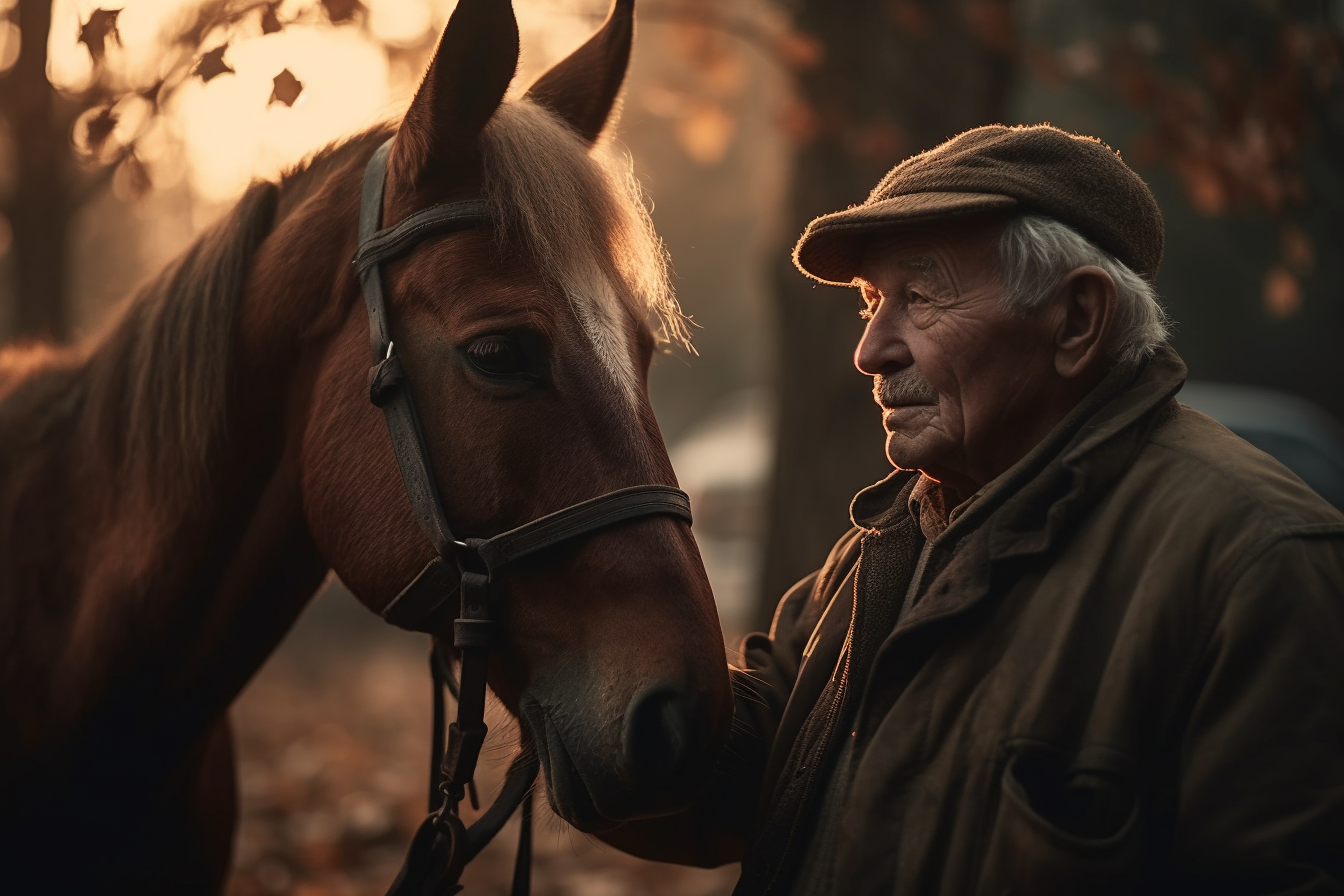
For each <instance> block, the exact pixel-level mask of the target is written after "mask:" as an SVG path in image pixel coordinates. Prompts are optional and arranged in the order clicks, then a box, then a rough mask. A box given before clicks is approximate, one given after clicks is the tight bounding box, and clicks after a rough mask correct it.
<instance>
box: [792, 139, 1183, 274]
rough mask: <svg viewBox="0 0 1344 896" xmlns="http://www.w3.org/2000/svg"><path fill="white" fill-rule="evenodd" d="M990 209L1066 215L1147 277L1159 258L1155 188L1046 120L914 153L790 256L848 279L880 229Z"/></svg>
mask: <svg viewBox="0 0 1344 896" xmlns="http://www.w3.org/2000/svg"><path fill="white" fill-rule="evenodd" d="M987 211H1007V212H1014V211H1022V212H1034V213H1038V214H1044V215H1047V216H1049V217H1051V218H1054V219H1055V220H1057V221H1061V222H1062V223H1064V224H1067V225H1069V226H1070V227H1072V228H1073V229H1075V230H1077V231H1078V232H1079V233H1081V234H1082V235H1083V236H1085V237H1087V238H1088V239H1090V240H1091V241H1092V242H1094V243H1096V244H1097V245H1098V246H1100V247H1101V248H1102V249H1105V250H1106V251H1107V252H1109V253H1110V254H1111V255H1114V256H1115V257H1116V258H1118V259H1119V260H1120V261H1122V262H1124V263H1125V265H1127V266H1128V267H1129V268H1130V269H1131V270H1133V271H1135V272H1136V273H1138V274H1140V275H1142V276H1143V277H1145V278H1146V279H1147V280H1148V281H1149V282H1150V283H1151V282H1152V281H1153V278H1154V277H1156V276H1157V269H1158V266H1159V265H1160V264H1161V262H1162V244H1163V230H1162V212H1161V211H1160V210H1159V209H1158V207H1157V200H1155V199H1154V198H1153V194H1152V191H1151V190H1149V189H1148V185H1147V184H1145V183H1144V182H1143V179H1142V178H1140V177H1139V176H1138V175H1137V174H1135V173H1134V172H1133V171H1132V170H1130V168H1129V166H1128V165H1126V164H1125V163H1124V162H1123V161H1121V160H1120V156H1119V154H1118V153H1116V152H1115V151H1114V150H1112V149H1111V148H1110V147H1108V146H1107V145H1106V144H1104V143H1102V142H1101V141H1100V140H1097V139H1095V138H1093V137H1080V136H1077V135H1074V134H1070V133H1067V132H1066V131H1061V130H1060V129H1058V128H1055V127H1052V126H1050V125H1048V124H1043V125H1032V126H1029V127H1027V126H1019V127H1005V126H1004V125H999V124H995V125H986V126H985V127H979V128H975V129H973V130H969V131H966V132H964V133H962V134H959V135H957V136H956V137H953V138H952V139H951V140H948V141H947V142H946V143H942V144H940V145H938V146H935V147H934V148H933V149H930V150H928V151H927V152H923V153H920V154H919V155H917V156H911V157H910V158H908V159H906V160H905V161H904V162H902V163H901V164H899V165H897V166H896V167H895V168H893V169H891V171H889V172H888V173H887V176H886V177H884V178H882V181H881V182H880V183H879V184H878V185H877V187H876V188H874V190H873V192H872V193H871V194H869V196H868V199H867V201H866V202H864V203H863V204H862V205H857V206H853V207H852V208H849V209H846V210H845V211H842V212H834V213H833V214H829V215H823V216H822V217H820V218H817V219H815V220H814V221H813V222H812V223H811V224H809V225H807V230H806V231H804V232H803V235H802V237H801V238H800V239H799V240H798V245H797V246H796V247H795V248H794V250H793V260H794V263H795V264H797V265H798V268H799V270H801V271H802V272H803V273H804V274H807V275H808V276H810V277H812V278H814V279H816V280H820V281H821V282H822V283H829V284H834V285H848V284H849V283H850V282H851V281H852V280H853V278H854V275H855V274H856V273H858V265H859V261H860V260H861V258H862V256H863V247H864V243H865V240H866V238H867V237H869V236H871V235H873V234H874V233H876V232H880V231H885V230H893V229H896V228H898V227H904V226H905V225H907V224H910V223H913V222H919V221H930V220H935V219H941V218H949V217H955V216H958V215H967V214H972V213H975V212H987Z"/></svg>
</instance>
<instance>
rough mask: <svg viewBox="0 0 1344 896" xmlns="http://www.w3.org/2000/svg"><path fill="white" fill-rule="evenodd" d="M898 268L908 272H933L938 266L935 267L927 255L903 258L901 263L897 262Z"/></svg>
mask: <svg viewBox="0 0 1344 896" xmlns="http://www.w3.org/2000/svg"><path fill="white" fill-rule="evenodd" d="M896 267H898V268H904V269H905V270H907V271H931V270H933V269H934V268H935V267H937V265H935V264H934V263H933V259H932V258H930V257H929V256H927V255H912V256H911V257H909V258H902V259H901V260H900V261H898V262H896Z"/></svg>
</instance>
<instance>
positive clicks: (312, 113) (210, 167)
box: [172, 26, 388, 201]
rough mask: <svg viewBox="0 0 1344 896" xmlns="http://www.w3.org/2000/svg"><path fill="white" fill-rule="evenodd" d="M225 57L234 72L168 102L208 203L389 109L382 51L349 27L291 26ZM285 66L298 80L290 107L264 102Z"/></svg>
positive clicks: (231, 50) (193, 174)
mask: <svg viewBox="0 0 1344 896" xmlns="http://www.w3.org/2000/svg"><path fill="white" fill-rule="evenodd" d="M224 59H225V61H226V62H227V63H228V64H229V65H230V66H231V67H232V68H233V69H234V70H235V73H234V74H230V75H221V76H219V77H217V78H214V79H213V80H211V81H210V82H209V83H208V84H205V83H201V82H200V81H199V80H196V81H193V82H192V83H190V84H187V85H185V86H184V87H183V88H182V90H181V91H180V92H179V93H178V95H177V96H176V97H175V99H174V103H173V113H172V114H173V120H174V123H175V124H176V126H177V127H178V129H179V133H180V134H181V136H182V139H183V142H184V143H185V144H186V152H187V159H188V171H189V177H190V178H191V184H192V187H193V188H194V189H195V191H196V192H197V193H198V194H199V195H200V196H202V197H203V198H205V199H207V200H216V201H218V200H224V199H228V198H230V197H232V196H235V195H237V194H238V193H239V192H241V191H242V189H243V188H244V187H245V186H247V182H248V181H249V180H250V179H251V178H252V177H253V176H262V177H269V176H274V175H275V174H276V173H277V172H279V171H280V170H282V169H284V168H286V167H288V166H290V165H293V164H294V163H295V162H297V161H299V160H300V159H301V158H303V157H304V156H305V155H307V154H309V153H311V152H312V151H314V150H316V149H319V148H321V147H322V146H324V145H326V144H327V143H329V142H331V141H332V140H334V139H336V138H338V137H340V136H342V135H344V134H349V133H353V132H354V131H356V130H358V129H359V128H361V127H364V126H366V125H369V124H372V123H373V122H374V121H376V120H377V119H378V118H379V117H380V116H381V115H382V114H383V113H384V112H385V111H386V107H387V100H388V96H387V61H386V57H385V56H384V55H383V52H382V50H381V49H380V48H379V47H378V46H377V45H376V44H374V43H373V42H372V41H370V40H368V39H367V38H365V37H363V36H361V35H360V34H358V33H357V32H355V31H354V30H353V29H332V28H316V27H304V26H290V27H288V28H286V29H285V30H284V31H282V32H279V33H278V34H271V35H267V36H265V37H258V38H254V39H252V40H244V41H239V42H238V43H236V44H233V45H231V46H230V47H229V51H228V52H227V53H226V54H225V56H224ZM285 69H288V70H289V71H291V72H293V73H294V75H295V77H297V78H298V79H299V81H300V82H302V84H303V91H302V93H300V94H299V97H298V99H297V100H296V101H295V103H294V105H293V106H292V107H290V106H286V105H284V104H283V103H280V102H275V103H271V102H269V101H270V98H271V94H272V91H273V90H274V89H275V87H274V83H273V79H274V78H275V76H276V75H277V74H279V73H280V72H281V71H283V70H285Z"/></svg>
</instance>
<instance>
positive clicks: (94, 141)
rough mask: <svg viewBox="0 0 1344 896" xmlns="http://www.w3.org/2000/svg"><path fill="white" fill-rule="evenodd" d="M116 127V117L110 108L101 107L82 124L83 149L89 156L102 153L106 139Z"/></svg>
mask: <svg viewBox="0 0 1344 896" xmlns="http://www.w3.org/2000/svg"><path fill="white" fill-rule="evenodd" d="M116 127H117V116H116V115H115V114H114V113H113V112H112V107H111V106H103V107H102V108H101V109H99V110H98V111H97V112H95V113H94V114H93V115H92V116H91V117H90V118H89V119H88V120H87V121H86V122H85V124H84V149H85V151H86V152H88V154H89V155H91V156H96V155H98V153H100V152H102V151H103V146H104V145H106V143H107V138H108V137H111V136H112V132H113V131H114V130H116Z"/></svg>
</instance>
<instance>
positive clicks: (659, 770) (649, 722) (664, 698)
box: [622, 685, 691, 783]
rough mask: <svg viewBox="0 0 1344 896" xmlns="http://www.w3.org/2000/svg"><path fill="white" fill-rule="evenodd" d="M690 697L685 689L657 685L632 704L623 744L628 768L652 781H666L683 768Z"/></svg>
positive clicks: (627, 715)
mask: <svg viewBox="0 0 1344 896" xmlns="http://www.w3.org/2000/svg"><path fill="white" fill-rule="evenodd" d="M690 716H691V699H690V697H689V696H688V695H687V694H686V692H685V690H684V689H682V688H680V687H677V686H672V685H656V686H654V687H651V688H649V689H648V690H646V691H644V692H643V693H642V694H640V695H639V696H638V697H636V698H635V699H634V701H633V702H632V703H631V704H630V709H629V710H628V711H627V712H626V715H625V737H624V743H623V744H622V746H623V748H624V751H625V763H626V767H627V768H628V769H629V770H630V771H631V772H632V773H633V774H634V776H635V777H636V778H639V779H642V780H644V781H646V782H649V783H661V782H665V781H667V780H669V779H671V778H673V777H675V776H676V775H677V773H678V772H680V771H681V770H682V766H683V765H684V764H685V760H686V745H687V743H688V741H689V738H690V725H691V722H690Z"/></svg>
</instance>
